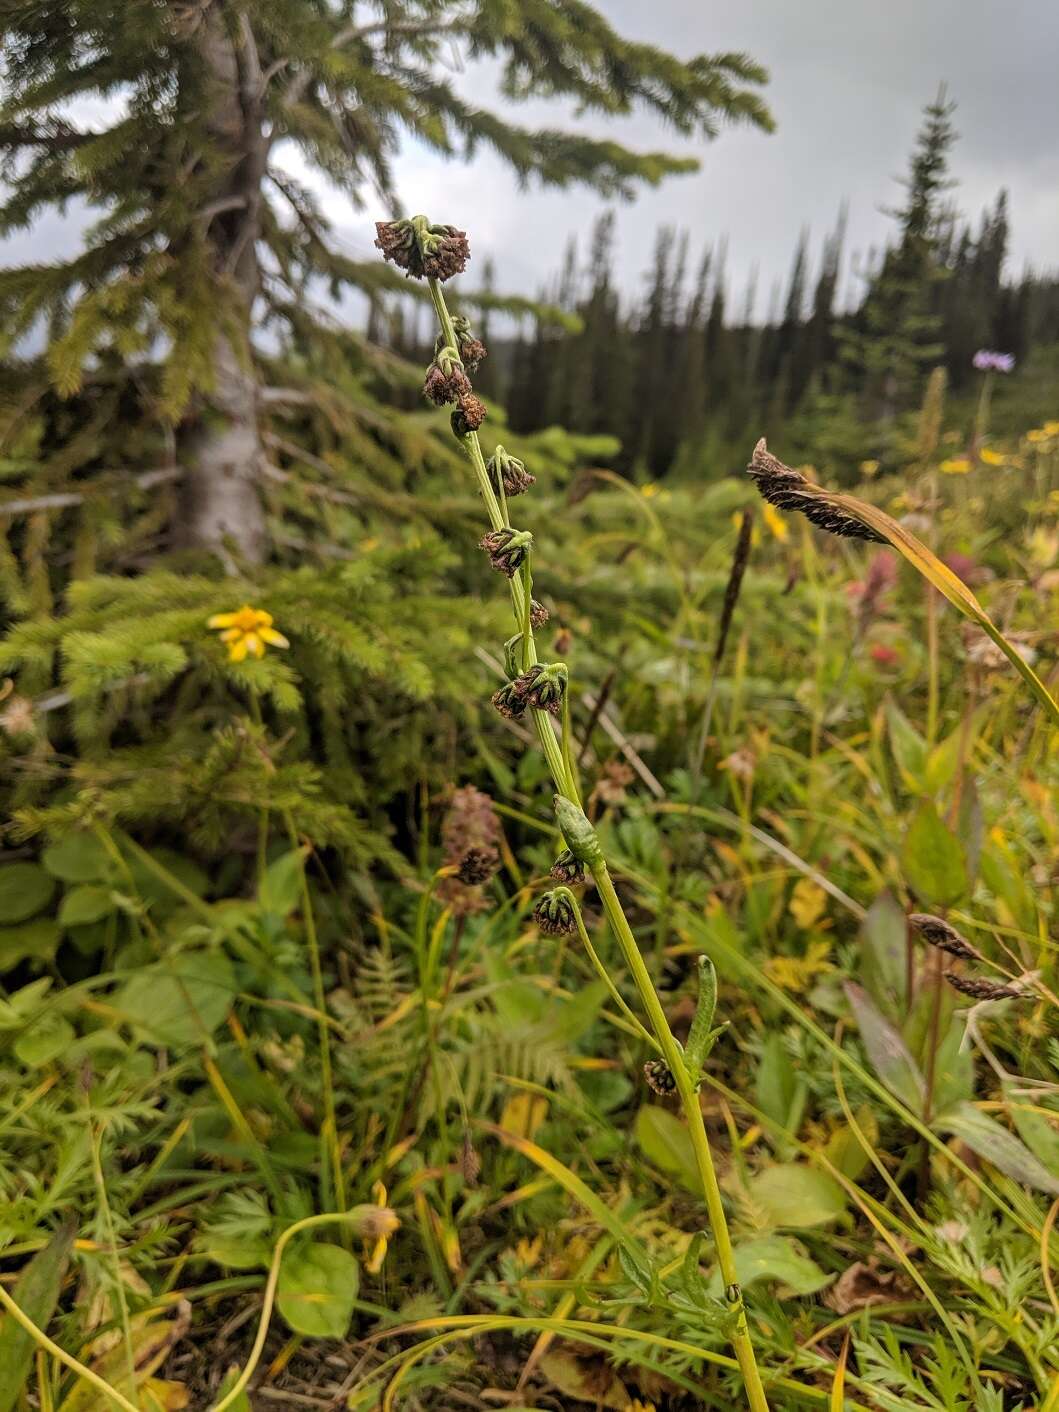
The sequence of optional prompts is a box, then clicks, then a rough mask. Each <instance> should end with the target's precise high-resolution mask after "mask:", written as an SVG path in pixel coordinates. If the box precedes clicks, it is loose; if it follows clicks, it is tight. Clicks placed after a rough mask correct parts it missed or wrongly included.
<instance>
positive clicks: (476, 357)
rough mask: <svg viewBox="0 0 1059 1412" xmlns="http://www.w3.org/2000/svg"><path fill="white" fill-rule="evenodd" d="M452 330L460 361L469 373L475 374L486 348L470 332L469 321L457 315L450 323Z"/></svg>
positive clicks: (461, 315)
mask: <svg viewBox="0 0 1059 1412" xmlns="http://www.w3.org/2000/svg"><path fill="white" fill-rule="evenodd" d="M452 329H453V332H454V333H455V335H456V342H457V344H458V345H459V349H460V359H461V361H462V362H463V366H464V367H465V368H466V369H467V371H468V372H469V373H476V372H477V371H478V365H479V364H480V363H481V361H482V359H483V358H484V357H485V356H486V347H485V344H484V343H483V342H482V340H481V339H480V338H475V336H474V334H473V333H472V332H471V324H470V320H469V319H467V318H466V317H465V316H464V315H463V314H457V315H456V317H455V318H454V319H453V321H452Z"/></svg>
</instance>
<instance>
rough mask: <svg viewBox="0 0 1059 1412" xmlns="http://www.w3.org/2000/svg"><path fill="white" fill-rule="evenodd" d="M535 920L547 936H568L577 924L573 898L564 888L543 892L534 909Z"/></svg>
mask: <svg viewBox="0 0 1059 1412" xmlns="http://www.w3.org/2000/svg"><path fill="white" fill-rule="evenodd" d="M533 920H534V921H535V922H536V923H537V926H538V928H539V929H540V930H541V931H542V932H543V933H544V935H545V936H566V935H567V933H568V932H572V931H574V929H575V928H576V926H577V920H576V915H575V913H574V904H573V900H572V899H571V898H570V897H569V896H568V895H567V894H566V892H564V891H563V889H562V888H554V889H553V890H552V891H551V892H545V893H542V894H541V896H540V897H539V898H538V899H537V905H536V907H534V909H533Z"/></svg>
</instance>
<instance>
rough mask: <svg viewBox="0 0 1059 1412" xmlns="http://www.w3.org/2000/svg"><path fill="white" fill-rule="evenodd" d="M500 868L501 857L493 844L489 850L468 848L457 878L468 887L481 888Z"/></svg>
mask: <svg viewBox="0 0 1059 1412" xmlns="http://www.w3.org/2000/svg"><path fill="white" fill-rule="evenodd" d="M499 866H500V858H499V855H498V854H497V851H496V849H495V848H494V847H493V846H492V845H491V844H490V845H489V847H487V848H468V850H467V852H466V853H465V854H464V855H463V857H462V858H461V859H460V861H459V866H458V871H457V873H456V876H457V877H458V878H459V880H460V882H461V883H465V884H466V885H467V886H468V887H479V886H481V884H482V883H486V882H488V881H489V879H490V878H491V877H493V876H494V875H495V873H496V870H497V868H498V867H499Z"/></svg>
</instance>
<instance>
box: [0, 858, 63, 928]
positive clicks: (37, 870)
mask: <svg viewBox="0 0 1059 1412" xmlns="http://www.w3.org/2000/svg"><path fill="white" fill-rule="evenodd" d="M54 891H55V879H54V878H51V877H49V876H48V874H47V873H46V872H45V871H44V869H43V868H42V867H41V866H40V864H39V863H4V864H3V865H2V866H0V918H3V920H4V921H5V922H8V923H10V922H24V921H25V920H26V919H27V918H28V917H35V916H36V915H37V913H38V912H43V910H44V908H45V907H47V905H48V903H49V902H50V901H51V899H52V893H54Z"/></svg>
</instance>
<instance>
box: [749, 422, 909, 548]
mask: <svg viewBox="0 0 1059 1412" xmlns="http://www.w3.org/2000/svg"><path fill="white" fill-rule="evenodd" d="M747 471H748V472H749V474H750V476H751V478H752V480H753V482H754V484H755V485H756V486H757V488H758V491H759V492H760V494H761V496H762V498H763V499H765V500H767V501H768V502H769V504H770V505H775V506H776V507H777V509H780V510H797V511H798V512H799V514H802V515H804V516H805V518H806V519H807V520H810V521H811V522H812V523H813V524H814V525H819V527H820V528H821V529H825V530H828V531H829V532H830V533H831V534H837V535H842V536H843V537H844V538H846V539H867V540H871V541H872V542H873V543H876V544H885V543H886V540H885V538H884V537H883V536H882V535H881V534H879V533H878V532H877V531H876V530H873V529H871V528H870V527H869V526H868V525H866V524H864V523H863V522H862V521H861V520H859V519H858V518H857V516H856V515H855V514H854V513H853V512H852V510H851V509H850V508H848V507H847V506H846V505H845V504H844V503H843V497H842V496H840V495H835V494H833V493H832V492H830V491H827V490H824V489H822V487H820V486H817V485H813V483H812V481H810V480H807V479H806V477H805V476H803V475H802V473H801V471H796V470H793V469H792V468H791V467H790V466H785V465H784V464H783V462H782V461H780V460H778V459H777V458H776V457H775V456H773V455H772V453H771V452H770V451H769V449H768V447H767V446H766V445H765V438H764V437H762V438H761V440H760V441H759V442H758V444H757V445H756V446H755V447H754V454H753V456H752V457H751V459H750V464H749V465H748V466H747Z"/></svg>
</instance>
